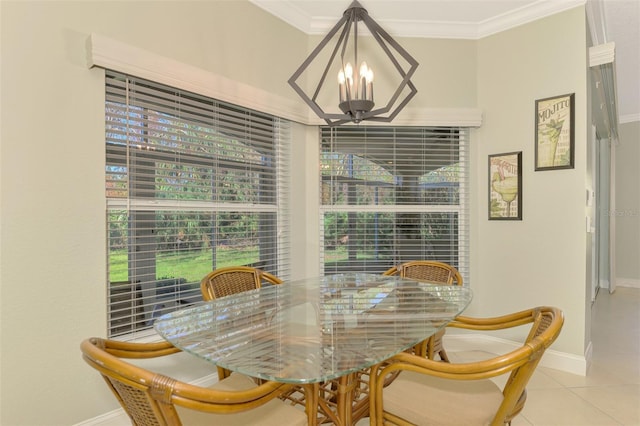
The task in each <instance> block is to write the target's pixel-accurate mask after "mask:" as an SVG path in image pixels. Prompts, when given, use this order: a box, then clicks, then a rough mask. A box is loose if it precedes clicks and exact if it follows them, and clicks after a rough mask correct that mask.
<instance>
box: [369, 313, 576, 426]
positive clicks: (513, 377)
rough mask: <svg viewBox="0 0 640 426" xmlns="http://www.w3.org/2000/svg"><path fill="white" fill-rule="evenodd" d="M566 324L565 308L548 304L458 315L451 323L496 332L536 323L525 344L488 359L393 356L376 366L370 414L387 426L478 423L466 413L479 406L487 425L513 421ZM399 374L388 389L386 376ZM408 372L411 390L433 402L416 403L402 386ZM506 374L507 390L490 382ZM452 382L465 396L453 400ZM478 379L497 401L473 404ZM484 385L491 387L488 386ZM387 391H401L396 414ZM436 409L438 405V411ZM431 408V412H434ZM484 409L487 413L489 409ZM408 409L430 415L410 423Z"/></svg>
mask: <svg viewBox="0 0 640 426" xmlns="http://www.w3.org/2000/svg"><path fill="white" fill-rule="evenodd" d="M563 322H564V316H563V313H562V311H561V310H560V309H558V308H554V307H546V306H542V307H537V308H533V309H528V310H524V311H521V312H517V313H514V314H510V315H505V316H501V317H494V318H484V319H478V318H471V317H464V316H460V317H458V318H456V319H455V320H454V321H453V322H451V323H450V324H449V325H448V327H455V328H463V329H468V330H477V331H490V330H502V329H507V328H513V327H517V326H522V325H526V324H531V328H530V331H529V333H528V336H527V338H526V339H525V341H524V342H523V343H522V345H521V346H520V347H518V348H517V349H515V350H513V351H511V352H509V353H507V354H500V355H498V356H495V357H492V358H488V359H485V360H482V361H477V362H468V363H444V362H437V361H433V360H430V359H427V358H424V357H420V356H416V355H414V354H410V353H400V354H398V355H395V356H394V357H392V358H391V359H390V360H387V362H386V363H384V364H381V365H380V366H378V367H374V369H372V375H371V377H372V379H371V383H370V387H371V390H370V392H371V394H370V413H369V414H370V419H371V424H372V425H382V424H384V423H385V422H391V423H393V424H398V425H408V424H416V423H421V422H425V423H429V424H431V423H433V424H472V423H471V422H470V421H469V419H468V418H461V416H465V415H468V413H469V412H471V411H473V410H474V409H476V410H478V413H477V414H478V415H479V417H482V418H483V419H484V420H483V422H482V424H490V425H494V426H497V425H504V424H508V423H510V422H511V419H513V418H514V417H515V416H516V415H517V414H518V413H520V412H521V411H522V408H523V407H524V403H525V401H526V385H527V383H528V382H529V379H530V378H531V376H532V374H533V373H534V371H535V369H536V367H537V365H538V363H539V362H540V359H541V357H542V355H543V354H544V352H545V350H546V349H547V348H548V347H549V346H550V345H551V344H552V343H553V342H554V341H555V340H556V338H557V337H558V335H559V334H560V330H561V329H562V325H563ZM398 372H401V373H400V375H399V377H398V378H397V379H396V380H395V381H394V382H393V383H392V384H391V385H389V386H388V387H387V388H384V378H385V377H386V376H387V375H390V374H397V373H398ZM405 372H413V373H405ZM414 373H418V374H417V375H416V374H414ZM404 374H409V375H410V377H412V378H411V381H412V382H411V383H412V386H414V387H413V388H412V390H411V392H412V394H414V393H415V394H419V395H423V397H424V398H430V400H428V401H418V404H416V401H415V400H413V401H411V402H410V400H411V398H410V397H409V395H407V393H406V392H407V390H406V389H403V388H402V387H403V384H404V385H405V387H406V386H407V383H408V382H407V381H405V380H404ZM505 374H508V375H509V376H508V379H507V381H506V384H505V385H504V387H503V388H502V389H500V388H498V386H497V385H496V384H495V383H493V382H492V381H490V380H489V379H491V378H493V377H497V376H500V375H505ZM416 376H417V377H418V378H416ZM420 378H422V379H423V381H421V379H420ZM434 378H438V379H444V382H443V381H440V382H438V383H440V385H439V386H434ZM436 380H437V379H436ZM451 381H453V382H457V384H458V385H459V386H458V389H459V390H460V399H459V400H457V399H456V398H455V397H453V398H452V394H454V393H453V392H452V390H451V389H456V387H455V384H454V383H452V384H453V385H454V386H453V387H449V386H448V385H447V384H446V383H451ZM460 381H465V382H464V383H463V382H460ZM472 381H475V382H478V381H484V382H485V383H486V384H488V386H493V387H495V388H496V389H495V392H494V394H495V395H497V398H498V399H497V401H498V403H497V405H496V406H492V405H490V404H484V405H483V404H477V405H478V406H477V407H472V404H473V402H472V401H473V395H471V397H470V394H471V393H472V391H470V390H469V389H473V388H474V387H473V385H471V384H470V382H472ZM416 383H417V385H416ZM443 383H444V384H443ZM394 387H399V388H396V389H394ZM383 388H384V389H383ZM444 388H446V389H447V393H446V395H444V390H443V389H444ZM483 389H484V390H485V391H486V386H485V387H484V388H483ZM387 392H389V393H391V392H395V393H396V394H397V395H400V397H399V398H397V399H396V400H395V403H396V405H395V409H396V412H390V411H387V410H386V409H385V405H384V404H385V397H384V393H387ZM439 394H442V397H443V403H449V404H451V406H450V407H449V409H442V408H441V407H440V406H439V405H438V396H439ZM424 395H429V396H428V397H427V396H424ZM388 396H389V394H388ZM392 401H394V400H393V398H391V397H389V401H387V402H388V403H389V404H391V403H392ZM455 404H458V406H457V407H456V406H455ZM403 405H406V406H407V407H408V406H410V405H413V408H411V409H410V410H413V411H406V412H405V411H404V408H405V407H403ZM433 407H437V408H436V409H434V408H433ZM496 407H497V408H496ZM426 410H428V413H427V411H426ZM482 410H484V411H485V412H484V413H483V412H482ZM408 412H411V413H413V415H415V413H416V412H420V413H424V416H425V417H426V416H427V415H428V417H429V418H428V419H426V418H425V419H420V420H419V421H414V422H410V421H407V420H406V417H409V415H408V414H406V413H408ZM421 415H422V414H421ZM483 416H484V417H483ZM473 424H475V423H473Z"/></svg>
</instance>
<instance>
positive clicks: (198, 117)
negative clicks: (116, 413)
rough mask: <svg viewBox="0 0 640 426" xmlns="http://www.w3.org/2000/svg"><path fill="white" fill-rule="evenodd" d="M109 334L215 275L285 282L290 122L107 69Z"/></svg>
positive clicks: (192, 295)
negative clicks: (245, 272)
mask: <svg viewBox="0 0 640 426" xmlns="http://www.w3.org/2000/svg"><path fill="white" fill-rule="evenodd" d="M105 112H106V114H105V117H106V122H105V127H106V197H107V227H108V238H107V240H108V260H107V265H108V305H109V309H108V312H109V333H108V334H109V336H118V335H129V334H131V333H132V332H136V331H140V330H145V329H149V328H151V326H152V324H153V319H154V318H155V317H157V316H159V315H161V314H163V313H165V312H168V311H170V310H173V309H175V308H176V307H177V306H180V305H186V304H190V303H193V302H195V301H198V300H201V295H200V280H201V279H202V277H203V276H204V275H206V274H207V273H208V272H209V271H211V270H213V269H215V268H219V267H223V266H230V265H251V266H257V267H260V268H262V269H264V270H266V271H269V272H271V273H273V274H276V275H278V276H280V277H281V278H286V277H287V275H288V273H289V272H288V271H289V264H288V260H287V257H286V256H285V254H288V252H289V249H288V246H289V234H288V229H289V227H288V226H286V221H287V218H288V216H287V214H288V213H287V210H288V209H287V205H286V199H287V198H288V197H287V191H288V189H287V188H286V185H285V184H284V183H285V182H286V181H287V179H286V177H287V176H288V175H289V171H288V168H289V159H288V155H289V148H288V143H289V138H290V136H289V124H288V123H287V122H286V121H284V120H281V119H278V118H276V117H272V116H269V115H267V114H263V113H260V112H256V111H252V110H248V109H245V108H241V107H238V106H235V105H230V104H227V103H224V102H220V101H217V100H215V99H210V98H206V97H204V96H199V95H197V94H193V93H188V92H185V91H181V90H178V89H174V88H171V87H167V86H164V85H161V84H156V83H153V82H149V81H145V80H141V79H137V78H133V77H129V76H125V75H122V74H118V73H115V72H111V71H107V73H106V105H105Z"/></svg>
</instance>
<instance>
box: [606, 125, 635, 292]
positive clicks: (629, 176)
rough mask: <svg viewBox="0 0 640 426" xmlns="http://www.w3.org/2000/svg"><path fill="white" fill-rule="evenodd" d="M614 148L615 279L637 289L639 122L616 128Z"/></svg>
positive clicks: (621, 283)
mask: <svg viewBox="0 0 640 426" xmlns="http://www.w3.org/2000/svg"><path fill="white" fill-rule="evenodd" d="M618 131H619V141H618V142H619V143H618V144H617V145H616V146H615V151H616V152H615V192H616V195H615V199H616V201H615V202H616V205H615V210H614V211H613V212H611V214H614V215H615V223H616V225H615V226H616V235H615V237H616V247H615V253H616V267H615V270H616V278H617V281H618V285H629V286H633V287H640V261H639V259H640V184H639V183H640V121H634V122H630V123H624V124H620V126H619V129H618Z"/></svg>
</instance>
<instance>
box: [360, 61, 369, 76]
mask: <svg viewBox="0 0 640 426" xmlns="http://www.w3.org/2000/svg"><path fill="white" fill-rule="evenodd" d="M368 71H369V67H368V66H367V63H366V62H365V61H362V63H361V64H360V78H362V77H366V76H367V72H368Z"/></svg>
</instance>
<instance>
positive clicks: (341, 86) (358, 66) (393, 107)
mask: <svg viewBox="0 0 640 426" xmlns="http://www.w3.org/2000/svg"><path fill="white" fill-rule="evenodd" d="M361 23H364V25H365V27H366V29H367V30H368V32H369V33H370V35H371V36H372V37H361V35H360V34H359V28H358V26H359V24H361ZM334 39H336V40H334ZM332 40H333V41H334V43H335V44H334V45H333V47H332V48H331V49H329V48H327V47H328V46H329V43H330V42H331V41H332ZM325 48H327V49H325ZM359 49H360V51H359ZM321 55H324V57H325V58H324V59H325V60H326V61H327V63H326V65H324V66H323V67H322V68H321V67H320V65H318V63H320V62H321V63H324V62H323V61H322V59H321ZM358 61H361V62H358ZM374 63H375V64H376V65H375V66H376V67H379V70H380V72H378V70H376V72H378V77H377V78H378V79H379V80H380V77H381V75H384V79H383V82H384V83H386V84H385V90H386V91H387V92H388V101H387V102H386V103H385V104H384V106H382V107H379V108H376V103H375V100H374V86H373V84H374V70H373V67H371V66H370V64H374ZM417 67H418V62H417V61H416V60H415V59H414V58H413V57H411V55H409V53H408V52H407V51H406V50H404V49H403V48H402V46H400V44H398V42H396V41H395V40H394V39H393V38H391V36H390V35H389V34H388V33H387V32H386V31H385V30H384V29H382V27H380V25H378V23H377V22H375V21H374V20H373V19H372V18H371V17H369V14H368V13H367V10H366V9H364V8H363V7H362V6H361V5H360V3H359V2H358V1H357V0H354V1H353V3H351V5H350V6H349V8H348V9H347V10H345V12H344V14H343V15H342V18H341V19H340V20H339V21H338V23H337V24H336V25H335V26H334V27H333V28H332V29H331V30H330V31H329V33H328V34H327V35H326V36H325V37H324V39H322V41H321V42H320V44H319V45H318V46H317V47H316V48H315V49H314V50H313V52H311V54H310V55H309V57H308V58H307V59H306V60H305V61H304V62H303V63H302V65H300V67H299V68H298V70H297V71H296V72H295V73H294V74H293V75H292V76H291V78H290V79H289V84H290V85H291V86H292V87H293V89H294V90H295V91H296V92H297V93H298V95H299V96H300V97H301V98H302V99H303V100H304V101H305V102H306V103H307V104H308V105H309V107H311V109H312V110H313V111H314V112H315V113H316V114H317V115H318V117H320V118H322V119H323V120H325V121H326V122H327V124H329V126H335V125H339V124H343V123H349V122H353V123H360V122H361V121H365V120H370V121H385V122H389V121H391V120H393V119H394V117H395V116H396V115H398V113H399V112H400V111H401V110H402V109H403V108H404V107H405V105H406V104H407V103H408V102H409V100H411V98H413V97H414V96H415V94H416V93H418V91H417V89H416V87H415V86H414V84H413V83H412V82H411V77H412V76H413V74H414V72H415V70H416V68H417ZM312 70H315V71H316V72H317V74H318V76H310V74H312V72H311V71H312ZM336 71H337V73H336ZM334 73H335V74H334ZM332 74H333V75H337V85H336V86H331V88H330V90H329V92H327V85H328V84H329V83H328V82H327V77H328V76H329V75H332ZM303 75H305V77H303V78H302V79H301V78H300V77H302V76H303ZM312 77H315V79H317V81H318V83H317V85H315V89H314V90H312V91H309V92H310V93H311V92H313V94H312V95H311V96H310V95H308V94H307V92H306V91H305V90H304V89H303V88H302V87H301V86H300V84H298V81H299V79H300V80H302V81H309V80H310V79H311V78H312ZM315 79H314V80H315ZM312 81H313V80H312ZM325 83H327V85H325ZM334 84H335V83H334ZM389 87H391V90H389ZM394 88H395V89H394ZM327 93H330V94H329V95H328V96H327ZM336 94H337V96H335V95H336ZM323 96H324V98H323V99H324V100H325V101H326V99H330V100H329V102H324V101H323V103H325V104H326V103H331V104H333V103H334V101H335V99H336V98H337V102H335V104H337V107H338V109H339V111H338V110H335V109H334V110H333V112H331V111H325V110H324V109H323V108H322V107H321V106H320V104H319V99H320V98H321V97H323Z"/></svg>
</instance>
